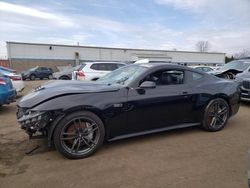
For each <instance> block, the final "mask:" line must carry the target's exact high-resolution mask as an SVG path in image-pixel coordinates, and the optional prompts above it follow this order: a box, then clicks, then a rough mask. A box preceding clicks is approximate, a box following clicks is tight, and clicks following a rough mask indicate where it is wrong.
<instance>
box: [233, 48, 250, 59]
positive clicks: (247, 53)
mask: <svg viewBox="0 0 250 188" xmlns="http://www.w3.org/2000/svg"><path fill="white" fill-rule="evenodd" d="M233 56H234V58H235V59H240V58H244V57H250V50H247V49H243V50H242V51H240V52H238V53H236V54H234V55H233Z"/></svg>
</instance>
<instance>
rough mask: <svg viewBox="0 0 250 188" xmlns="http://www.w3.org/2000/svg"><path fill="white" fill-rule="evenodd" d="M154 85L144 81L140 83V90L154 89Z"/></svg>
mask: <svg viewBox="0 0 250 188" xmlns="http://www.w3.org/2000/svg"><path fill="white" fill-rule="evenodd" d="M155 87H156V84H155V82H152V81H144V82H142V83H141V85H140V88H142V89H146V88H155Z"/></svg>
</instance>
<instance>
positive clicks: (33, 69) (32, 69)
mask: <svg viewBox="0 0 250 188" xmlns="http://www.w3.org/2000/svg"><path fill="white" fill-rule="evenodd" d="M37 68H38V67H34V68H31V69H29V71H35V70H36V69H37Z"/></svg>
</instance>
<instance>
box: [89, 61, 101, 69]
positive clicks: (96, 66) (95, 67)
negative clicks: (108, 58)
mask: <svg viewBox="0 0 250 188" xmlns="http://www.w3.org/2000/svg"><path fill="white" fill-rule="evenodd" d="M90 68H91V69H93V70H99V63H95V64H92V65H91V66H90Z"/></svg>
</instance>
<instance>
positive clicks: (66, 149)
mask: <svg viewBox="0 0 250 188" xmlns="http://www.w3.org/2000/svg"><path fill="white" fill-rule="evenodd" d="M104 135H105V129H104V125H103V123H102V121H101V119H100V118H99V117H98V116H96V115H95V114H93V113H91V112H88V111H83V112H80V111H79V112H74V113H72V114H69V115H67V116H66V117H65V118H63V119H62V121H61V122H60V123H59V124H58V125H57V127H56V128H55V132H54V135H53V140H54V144H55V147H56V149H57V150H58V151H59V152H60V153H61V154H62V155H64V156H65V157H67V158H70V159H81V158H84V157H88V156H90V155H92V154H93V153H94V152H95V151H96V150H97V149H98V148H99V147H100V146H101V145H102V143H103V141H104Z"/></svg>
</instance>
